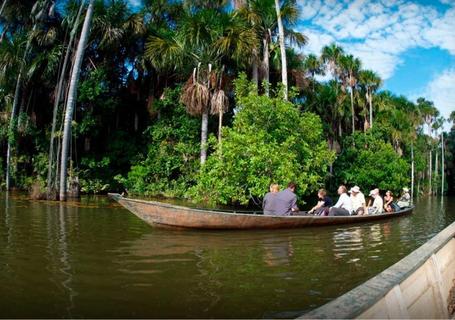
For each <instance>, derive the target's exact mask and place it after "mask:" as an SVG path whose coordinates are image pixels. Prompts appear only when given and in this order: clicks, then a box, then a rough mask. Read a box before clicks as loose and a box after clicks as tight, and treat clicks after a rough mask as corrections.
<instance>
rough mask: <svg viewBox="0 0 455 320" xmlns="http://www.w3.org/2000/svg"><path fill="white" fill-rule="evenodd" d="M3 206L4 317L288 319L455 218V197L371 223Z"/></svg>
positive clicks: (20, 202)
mask: <svg viewBox="0 0 455 320" xmlns="http://www.w3.org/2000/svg"><path fill="white" fill-rule="evenodd" d="M0 200H1V203H0V317H2V318H5V317H6V318H30V317H34V318H36V317H39V318H62V317H72V318H82V317H85V318H100V317H102V318H251V317H254V318H264V317H265V318H289V317H295V316H298V315H300V314H302V313H303V312H305V311H308V310H310V309H313V308H315V307H317V306H320V305H322V304H324V303H326V302H328V301H330V300H332V299H333V298H335V297H337V296H339V295H341V294H342V293H344V292H346V291H348V290H350V289H352V288H354V287H355V286H357V285H358V284H360V283H362V282H363V281H365V280H367V279H369V278H371V277H373V276H374V275H376V274H377V273H379V272H381V271H382V270H384V269H386V268H387V267H389V266H390V265H392V264H393V263H395V262H397V261H398V260H400V259H401V258H402V257H404V256H405V255H407V254H409V253H410V252H411V251H413V250H414V249H416V248H417V247H419V246H420V245H422V244H423V243H424V242H425V241H426V240H428V239H429V238H431V237H432V236H434V235H435V234H436V233H438V232H439V231H440V230H442V229H443V228H444V227H445V226H447V225H449V224H450V223H451V222H453V221H455V198H443V199H441V198H436V197H435V198H423V199H420V200H419V201H417V203H416V207H417V208H416V210H415V212H414V214H413V215H411V216H408V217H402V218H397V219H391V220H389V221H383V222H374V223H366V224H357V225H348V226H346V225H345V226H332V227H318V228H307V229H298V230H276V231H275V230H269V231H221V232H220V231H217V232H212V231H184V230H183V231H182V230H180V231H174V230H160V229H156V228H153V227H150V226H149V225H147V224H145V223H144V222H142V221H141V220H139V219H138V218H136V217H135V216H134V215H133V214H131V213H129V212H128V211H126V210H125V209H123V208H121V207H120V206H119V205H117V204H116V203H113V202H111V201H110V200H108V199H107V198H105V197H85V198H82V200H81V201H79V202H68V203H65V204H59V203H56V202H46V201H30V200H28V199H27V198H26V197H25V196H21V195H13V196H11V195H10V196H9V197H7V196H6V195H3V196H2V197H1V198H0Z"/></svg>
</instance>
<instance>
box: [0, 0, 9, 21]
mask: <svg viewBox="0 0 455 320" xmlns="http://www.w3.org/2000/svg"><path fill="white" fill-rule="evenodd" d="M7 2H8V0H4V1H3V3H2V6H1V7H0V17H1V16H2V14H3V10H5V6H6V3H7Z"/></svg>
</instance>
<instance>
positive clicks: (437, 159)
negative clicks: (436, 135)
mask: <svg viewBox="0 0 455 320" xmlns="http://www.w3.org/2000/svg"><path fill="white" fill-rule="evenodd" d="M438 149H439V148H438V147H436V151H435V156H436V159H435V162H434V179H435V180H436V184H435V188H434V193H435V194H438V184H437V181H438V174H439V170H438V162H439V152H438V151H439V150H438Z"/></svg>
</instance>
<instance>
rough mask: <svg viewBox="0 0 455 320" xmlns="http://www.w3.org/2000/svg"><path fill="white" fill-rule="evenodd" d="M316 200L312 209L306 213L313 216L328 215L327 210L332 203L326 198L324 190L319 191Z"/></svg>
mask: <svg viewBox="0 0 455 320" xmlns="http://www.w3.org/2000/svg"><path fill="white" fill-rule="evenodd" d="M318 199H319V201H318V203H317V204H316V205H315V206H314V207H313V208H311V210H310V211H308V213H310V214H314V215H316V216H326V215H328V214H329V208H330V207H331V206H332V205H333V201H332V199H331V198H330V197H329V196H327V191H326V190H325V189H319V191H318Z"/></svg>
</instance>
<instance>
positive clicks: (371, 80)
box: [359, 70, 382, 128]
mask: <svg viewBox="0 0 455 320" xmlns="http://www.w3.org/2000/svg"><path fill="white" fill-rule="evenodd" d="M359 83H360V86H361V87H362V88H364V90H365V98H366V100H367V102H368V105H369V112H368V114H369V120H370V123H369V127H370V128H373V94H374V93H375V92H376V90H378V89H379V87H380V86H381V85H382V79H381V78H380V77H379V76H378V75H377V73H376V72H374V71H371V70H361V71H360V72H359Z"/></svg>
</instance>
